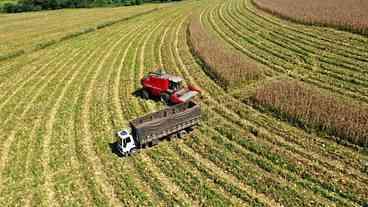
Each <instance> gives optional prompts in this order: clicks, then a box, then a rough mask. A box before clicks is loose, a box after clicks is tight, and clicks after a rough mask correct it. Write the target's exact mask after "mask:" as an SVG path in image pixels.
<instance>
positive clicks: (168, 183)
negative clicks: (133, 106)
mask: <svg viewBox="0 0 368 207" xmlns="http://www.w3.org/2000/svg"><path fill="white" fill-rule="evenodd" d="M134 62H135V61H134ZM140 106H142V107H143V108H144V106H143V105H142V103H141V104H140ZM146 110H147V109H146ZM147 164H148V165H149V166H151V167H155V165H152V164H151V163H147ZM151 167H150V168H151ZM156 170H157V172H159V171H160V170H159V169H158V168H157V167H156V169H155V170H153V171H154V172H155V174H156ZM156 176H158V178H159V180H160V182H163V183H165V185H166V186H170V188H171V189H173V186H175V185H172V182H171V181H169V180H168V179H167V178H166V177H165V176H162V175H156ZM161 179H162V180H161ZM174 192H175V193H180V195H182V192H181V191H179V190H177V189H175V190H174ZM180 197H181V199H182V200H188V198H187V196H180ZM191 203H192V204H194V202H193V201H192V202H191Z"/></svg>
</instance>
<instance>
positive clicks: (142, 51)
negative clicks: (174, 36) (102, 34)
mask: <svg viewBox="0 0 368 207" xmlns="http://www.w3.org/2000/svg"><path fill="white" fill-rule="evenodd" d="M159 26H160V24H159V25H157V27H156V29H157V28H159ZM156 29H154V30H152V31H151V32H150V33H151V34H150V35H149V36H151V35H152V33H153V32H154V31H155V30H156ZM149 36H148V37H146V38H145V41H144V42H145V43H143V45H142V47H144V48H143V50H141V55H140V56H141V57H140V61H138V62H140V63H139V65H140V66H139V67H138V68H139V69H140V70H143V65H142V64H143V57H144V49H145V47H146V46H145V45H146V44H147V41H148V40H149ZM137 52H138V49H137V50H136V55H135V56H134V57H135V58H134V61H133V64H135V63H136V62H137V57H138V53H137ZM142 54H143V55H142ZM133 68H135V67H133ZM138 72H140V71H138ZM133 76H134V75H133ZM138 78H139V77H138ZM131 83H132V84H133V88H134V84H135V81H134V80H133V81H132V82H131ZM129 93H130V92H129ZM133 102H134V103H135V104H134V105H135V106H137V104H138V103H136V101H135V100H134V101H133ZM122 104H123V103H122ZM131 104H132V103H131ZM140 105H141V106H143V107H144V103H140ZM133 108H135V107H133ZM128 118H129V117H128ZM130 118H131V117H130ZM140 161H141V160H140Z"/></svg>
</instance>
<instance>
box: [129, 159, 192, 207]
mask: <svg viewBox="0 0 368 207" xmlns="http://www.w3.org/2000/svg"><path fill="white" fill-rule="evenodd" d="M137 156H140V157H142V155H137ZM148 162H149V161H148ZM133 163H134V167H135V168H136V169H137V170H138V172H139V174H141V177H142V179H144V180H145V182H146V183H148V184H149V185H150V186H151V188H152V189H153V191H154V192H155V193H156V195H157V196H158V197H159V198H160V199H161V200H162V201H163V202H164V203H165V205H168V206H190V204H189V203H187V201H186V200H184V199H186V198H180V196H178V195H177V194H176V193H175V190H170V191H169V190H167V189H168V188H170V187H165V186H162V179H160V178H159V175H157V173H158V172H157V171H156V169H155V168H152V166H150V165H147V164H146V163H145V161H143V159H142V158H137V159H136V158H133ZM169 184H171V183H167V185H169ZM177 191H178V190H176V192H177Z"/></svg>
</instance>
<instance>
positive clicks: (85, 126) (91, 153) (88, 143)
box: [81, 38, 123, 206]
mask: <svg viewBox="0 0 368 207" xmlns="http://www.w3.org/2000/svg"><path fill="white" fill-rule="evenodd" d="M122 40H123V38H121V39H120V40H119V41H117V42H116V43H115V44H114V45H113V46H111V48H110V50H109V51H108V52H107V53H106V54H105V55H104V57H103V59H102V60H101V62H100V64H99V66H98V67H97V69H96V71H95V74H94V76H93V77H92V79H91V81H90V84H89V87H88V89H87V93H86V95H85V97H84V103H83V106H82V112H81V117H82V134H83V140H84V143H85V145H84V146H83V147H84V149H83V150H84V151H85V154H86V155H87V160H88V162H89V164H90V166H91V167H92V168H93V170H94V177H95V179H96V182H97V183H98V185H99V186H100V187H101V190H102V191H103V193H104V194H105V196H106V197H107V198H109V201H108V202H109V205H111V206H122V205H123V204H122V203H121V201H120V200H119V199H118V198H117V197H116V194H115V191H114V188H113V186H111V184H110V183H108V182H107V180H108V179H107V178H106V174H105V173H104V172H103V164H102V163H101V160H100V158H99V157H98V156H97V155H96V153H95V150H94V149H93V148H94V147H93V143H92V133H91V132H90V130H91V128H90V121H89V120H90V114H89V112H90V109H91V99H92V90H93V88H94V86H95V85H96V81H97V80H96V78H97V76H98V74H99V73H100V70H101V69H102V67H103V65H104V63H105V61H106V59H107V58H108V57H109V56H110V55H111V53H112V52H113V50H114V49H115V48H116V47H117V46H118V44H119V43H120V42H121V41H122Z"/></svg>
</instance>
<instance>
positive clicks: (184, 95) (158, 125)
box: [116, 70, 201, 156]
mask: <svg viewBox="0 0 368 207" xmlns="http://www.w3.org/2000/svg"><path fill="white" fill-rule="evenodd" d="M182 82H183V78H181V77H178V76H173V75H169V74H166V72H164V71H163V70H158V71H155V72H151V73H149V74H147V75H146V76H144V77H143V78H142V80H141V83H142V86H143V88H142V91H141V92H142V96H143V97H144V98H146V99H148V98H151V97H152V98H154V97H156V98H157V97H159V98H161V100H162V101H164V102H165V103H166V104H168V105H170V106H168V107H166V108H164V109H162V110H159V111H156V112H153V113H149V114H146V115H144V116H141V117H138V118H136V119H134V120H132V121H130V122H129V125H130V126H129V128H127V129H124V130H121V131H119V132H117V136H118V137H119V140H118V142H117V145H116V150H117V151H118V152H119V154H121V155H123V156H125V155H131V154H133V153H135V152H137V151H138V150H139V149H141V148H144V147H146V146H152V145H155V144H158V142H159V141H160V140H161V139H164V138H182V137H183V136H184V135H185V134H187V133H188V132H190V131H192V130H193V127H194V126H196V125H198V124H199V121H200V118H201V108H200V106H199V105H197V104H196V103H195V102H194V101H193V100H192V99H193V98H194V97H195V96H196V95H197V94H199V93H200V91H199V90H198V89H196V88H194V87H193V86H188V87H187V88H185V87H183V84H182Z"/></svg>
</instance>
